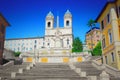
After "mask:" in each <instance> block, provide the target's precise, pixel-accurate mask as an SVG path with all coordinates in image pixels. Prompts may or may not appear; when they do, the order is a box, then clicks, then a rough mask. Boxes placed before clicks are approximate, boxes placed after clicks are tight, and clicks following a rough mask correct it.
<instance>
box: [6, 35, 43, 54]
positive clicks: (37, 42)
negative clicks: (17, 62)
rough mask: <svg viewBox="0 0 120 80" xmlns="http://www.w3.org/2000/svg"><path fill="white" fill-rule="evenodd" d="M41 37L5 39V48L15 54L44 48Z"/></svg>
mask: <svg viewBox="0 0 120 80" xmlns="http://www.w3.org/2000/svg"><path fill="white" fill-rule="evenodd" d="M43 41H44V38H43V37H32V38H16V39H6V40H5V48H6V49H9V50H12V51H15V52H17V51H18V52H29V51H34V50H35V49H41V48H43V47H44V46H43V45H44V42H43Z"/></svg>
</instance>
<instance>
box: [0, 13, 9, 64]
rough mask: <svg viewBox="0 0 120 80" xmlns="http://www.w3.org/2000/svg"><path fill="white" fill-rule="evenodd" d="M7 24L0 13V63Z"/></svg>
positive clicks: (0, 62)
mask: <svg viewBox="0 0 120 80" xmlns="http://www.w3.org/2000/svg"><path fill="white" fill-rule="evenodd" d="M9 25H10V24H9V23H8V22H7V21H6V19H5V18H4V17H3V15H2V14H1V13H0V64H2V58H3V51H4V41H5V33H6V27H7V26H9Z"/></svg>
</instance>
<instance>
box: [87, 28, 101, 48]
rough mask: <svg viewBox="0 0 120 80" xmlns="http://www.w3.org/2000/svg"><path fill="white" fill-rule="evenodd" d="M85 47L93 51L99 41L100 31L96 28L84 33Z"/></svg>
mask: <svg viewBox="0 0 120 80" xmlns="http://www.w3.org/2000/svg"><path fill="white" fill-rule="evenodd" d="M85 38H86V45H87V46H88V48H89V49H90V50H91V49H94V48H95V46H96V45H97V43H98V42H99V41H100V29H99V28H98V27H93V28H92V29H91V30H89V31H88V32H86V36H85Z"/></svg>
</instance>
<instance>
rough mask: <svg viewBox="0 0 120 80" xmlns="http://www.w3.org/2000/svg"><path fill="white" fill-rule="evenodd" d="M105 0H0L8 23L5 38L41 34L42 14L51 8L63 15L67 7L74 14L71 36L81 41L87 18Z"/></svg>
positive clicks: (43, 21)
mask: <svg viewBox="0 0 120 80" xmlns="http://www.w3.org/2000/svg"><path fill="white" fill-rule="evenodd" d="M106 2H107V0H0V3H1V4H0V12H1V13H2V14H3V15H4V17H5V18H6V19H7V20H8V22H9V23H10V24H11V26H10V27H8V28H7V29H6V38H25V37H36V36H37V37H38V36H40V37H43V36H44V33H45V17H46V15H47V13H48V12H49V11H52V12H53V14H54V17H55V18H56V16H57V14H59V17H60V27H63V17H64V14H65V12H66V10H67V9H69V10H70V11H71V13H72V16H73V34H74V37H80V39H81V40H82V41H83V42H84V40H85V33H86V32H87V31H88V30H89V29H90V28H89V27H88V26H87V22H88V20H89V19H96V17H97V16H98V14H99V13H100V11H101V9H102V8H103V6H104V5H105V3H106Z"/></svg>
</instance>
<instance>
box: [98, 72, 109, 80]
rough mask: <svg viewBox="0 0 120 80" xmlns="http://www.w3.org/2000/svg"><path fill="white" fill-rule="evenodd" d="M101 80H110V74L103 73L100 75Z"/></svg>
mask: <svg viewBox="0 0 120 80" xmlns="http://www.w3.org/2000/svg"><path fill="white" fill-rule="evenodd" d="M100 80H110V76H109V74H107V73H106V72H105V71H103V72H102V73H101V74H100Z"/></svg>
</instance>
